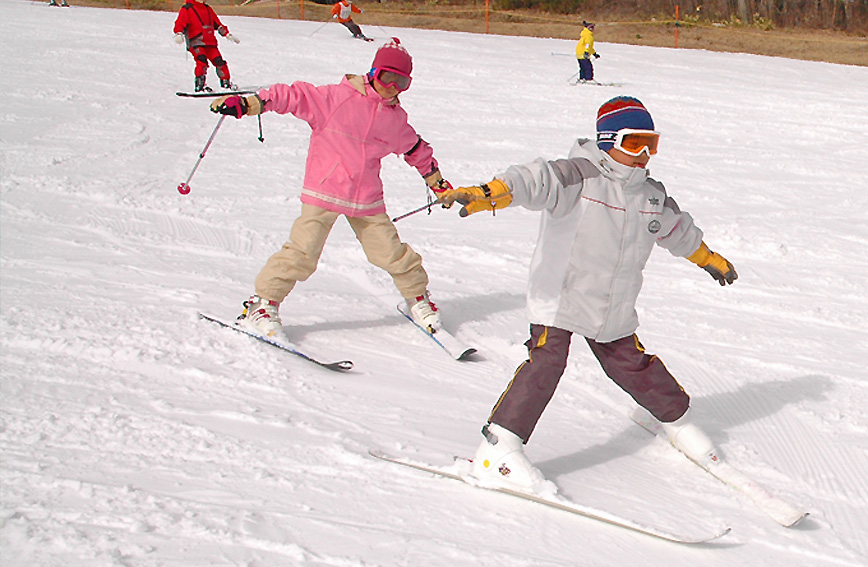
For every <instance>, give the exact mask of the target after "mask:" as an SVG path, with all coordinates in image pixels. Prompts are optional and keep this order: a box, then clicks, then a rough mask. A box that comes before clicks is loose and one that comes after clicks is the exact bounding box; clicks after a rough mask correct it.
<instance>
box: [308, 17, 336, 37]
mask: <svg viewBox="0 0 868 567" xmlns="http://www.w3.org/2000/svg"><path fill="white" fill-rule="evenodd" d="M329 23H331V20H326V22H325V23H324V24H323V25H321V26H320V27H318V28H316V29H315V30H313V33H312V34H310V35H309V36H307V37H313V36H315V35H316V32H318V31H319V30H321V29H323V28H324V27H326V25H328V24H329Z"/></svg>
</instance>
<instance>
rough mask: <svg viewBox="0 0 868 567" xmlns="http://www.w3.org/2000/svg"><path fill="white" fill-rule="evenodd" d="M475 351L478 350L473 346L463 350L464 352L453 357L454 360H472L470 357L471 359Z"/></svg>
mask: <svg viewBox="0 0 868 567" xmlns="http://www.w3.org/2000/svg"><path fill="white" fill-rule="evenodd" d="M477 352H478V351H477V350H476V349H475V348H473V347H471V348H468V349H467V350H465V351H464V352H462V353H461V354H459V355H458V356H456V357H455V360H460V361H462V362H464V361H466V360H472V359H473V355H474V354H476V353H477Z"/></svg>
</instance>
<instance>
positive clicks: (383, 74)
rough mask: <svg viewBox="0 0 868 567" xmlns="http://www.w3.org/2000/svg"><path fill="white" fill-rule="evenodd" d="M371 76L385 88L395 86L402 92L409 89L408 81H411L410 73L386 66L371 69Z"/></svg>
mask: <svg viewBox="0 0 868 567" xmlns="http://www.w3.org/2000/svg"><path fill="white" fill-rule="evenodd" d="M371 77H373V79H374V80H375V81H377V82H378V83H380V85H381V86H383V87H385V88H389V87H395V88H396V89H398V92H404V91H406V90H407V89H409V88H410V83H411V82H412V81H413V79H412V78H411V77H410V75H407V74H405V73H402V72H400V71H396V70H394V69H388V68H386V67H377V68H375V69H371Z"/></svg>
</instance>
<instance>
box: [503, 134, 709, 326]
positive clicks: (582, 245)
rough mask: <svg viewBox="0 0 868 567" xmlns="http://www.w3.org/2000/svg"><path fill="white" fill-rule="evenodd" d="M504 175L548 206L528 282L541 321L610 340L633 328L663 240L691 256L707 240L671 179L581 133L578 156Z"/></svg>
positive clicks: (534, 206)
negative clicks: (618, 157)
mask: <svg viewBox="0 0 868 567" xmlns="http://www.w3.org/2000/svg"><path fill="white" fill-rule="evenodd" d="M496 177H497V178H499V179H501V180H502V181H504V182H505V183H506V185H507V186H508V187H509V188H510V189H511V191H512V196H513V201H512V204H513V205H520V206H522V207H525V208H527V209H531V210H541V211H542V220H541V223H540V232H539V239H538V240H537V246H536V250H535V251H534V255H533V260H532V262H531V267H530V279H529V282H528V289H527V312H528V318H529V320H530V322H531V323H535V324H539V325H545V326H549V327H557V328H560V329H566V330H568V331H572V332H574V333H578V334H581V335H583V336H585V337H588V338H591V339H594V340H596V341H598V342H604V343H605V342H611V341H614V340H617V339H620V338H622V337H626V336H629V335H631V334H632V333H634V332H635V331H636V328H637V327H638V326H639V317H638V315H637V314H636V299H637V298H638V296H639V291H640V290H641V288H642V270H643V268H644V267H645V263H646V262H647V260H648V257H649V256H650V255H651V250H652V249H653V246H654V244H657V245H659V246H662V247H663V248H666V249H667V250H669V252H670V253H671V254H672V255H673V256H679V257H687V256H690V255H691V254H693V252H695V251H696V250H697V249H698V248H699V245H700V243H701V242H702V231H701V230H700V229H699V228H698V227H696V226H695V225H694V224H693V218H692V217H691V216H690V215H689V214H688V213H686V212H683V211H681V210H680V209H679V208H678V205H677V204H676V203H675V200H674V199H672V198H671V197H669V196H667V195H666V189H665V188H664V187H663V184H662V183H660V182H659V181H655V180H654V179H651V178H650V177H648V171H647V170H645V169H642V168H633V167H626V166H624V165H621V164H619V163H617V162H615V161H614V160H612V159H611V158H610V157H609V156H608V154H606V153H605V152H603V151H601V150H599V149H598V148H597V145H596V143H595V142H593V141H590V140H586V139H579V140H578V141H577V142H576V144H575V145H574V146H573V148H572V149H571V150H570V156H569V158H568V159H561V160H555V161H546V160H543V159H537V160H536V161H534V162H531V163H529V164H526V165H522V166H512V167H510V168H509V169H508V170H507V171H506V172H505V173H503V174H501V175H498V176H496Z"/></svg>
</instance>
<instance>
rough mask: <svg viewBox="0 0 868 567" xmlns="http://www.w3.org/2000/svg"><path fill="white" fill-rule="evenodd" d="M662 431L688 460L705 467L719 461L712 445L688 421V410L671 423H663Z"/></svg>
mask: <svg viewBox="0 0 868 567" xmlns="http://www.w3.org/2000/svg"><path fill="white" fill-rule="evenodd" d="M663 430H664V431H665V432H666V435H668V436H669V441H670V442H671V443H672V445H673V446H675V448H676V449H678V450H679V451H681V452H682V453H684V454H685V455H686V456H687V458H688V459H690V460H691V461H695V462H697V463H700V464H703V465H707V464H711V463H714V462H717V461H719V460H720V458H719V457H718V455H717V449H716V448H715V447H714V443H712V442H711V439H709V438H708V435H706V434H705V433H704V432H703V431H702V430H701V429H699V428H698V427H697V426H696V425H694V424H693V423H691V421H690V410H688V411H687V412H685V414H684V415H682V416H681V417H679V418H678V419H676V420H675V421H673V422H671V423H663Z"/></svg>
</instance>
